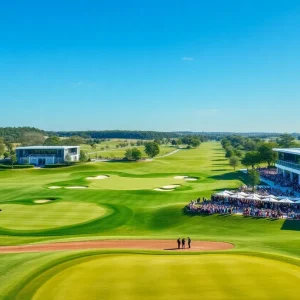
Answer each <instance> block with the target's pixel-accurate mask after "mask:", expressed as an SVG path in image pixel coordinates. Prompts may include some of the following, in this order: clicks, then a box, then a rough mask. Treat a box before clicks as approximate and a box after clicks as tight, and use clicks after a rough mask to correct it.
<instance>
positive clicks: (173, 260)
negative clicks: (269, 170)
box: [0, 142, 300, 300]
mask: <svg viewBox="0 0 300 300" xmlns="http://www.w3.org/2000/svg"><path fill="white" fill-rule="evenodd" d="M94 176H109V177H107V178H105V179H103V180H89V179H87V178H89V177H94ZM183 176H188V177H191V178H195V179H196V180H195V181H187V180H185V179H184V177H183ZM244 176H245V175H244V174H243V173H241V172H239V171H234V170H233V169H232V168H230V167H229V165H228V161H227V160H226V159H225V158H224V151H223V149H222V148H221V145H220V144H219V143H217V142H209V143H203V144H201V146H200V147H199V148H197V149H190V150H185V149H182V150H180V151H179V152H177V153H174V154H173V155H170V156H166V157H162V158H159V159H154V160H153V161H151V162H136V163H135V162H96V163H93V162H91V163H86V164H82V165H77V166H72V167H64V168H57V169H24V170H5V171H1V172H0V191H1V193H0V209H2V211H1V212H0V241H1V246H13V245H26V244H44V243H57V242H72V241H73V242H75V241H76V242H79V241H93V240H94V241H97V240H108V239H109V240H141V239H143V240H172V241H173V243H174V247H176V246H177V244H176V240H177V238H183V237H188V236H189V237H191V239H192V243H193V241H216V242H228V243H231V244H233V245H234V248H233V249H231V250H226V251H224V252H222V253H220V252H216V253H213V254H205V253H202V254H201V253H197V252H191V253H187V252H179V251H164V250H161V251H160V250H159V249H157V250H154V249H153V250H148V249H144V248H138V249H140V250H138V249H110V250H106V249H93V250H88V249H84V250H79V249H78V250H74V251H59V252H54V251H53V252H52V251H50V252H35V253H6V254H4V253H3V254H1V255H0V266H1V267H0V268H1V272H0V282H1V284H0V299H55V300H56V299H102V298H106V299H166V298H170V299H199V298H201V299H279V298H280V299H298V293H296V291H297V287H298V285H299V283H300V268H299V265H300V232H299V231H298V230H293V229H297V228H299V226H296V225H295V226H290V225H289V226H288V228H289V229H290V230H284V229H285V228H287V226H286V225H285V222H286V221H284V220H270V219H256V218H245V217H242V216H236V215H235V216H227V215H222V216H219V215H211V216H196V215H188V214H186V213H185V212H184V210H183V207H184V206H185V205H186V204H187V203H189V202H190V200H191V199H196V198H198V197H209V196H210V194H211V193H212V192H214V191H219V190H224V189H234V188H237V187H238V186H240V185H241V184H242V183H243V181H244V180H245V177H244ZM172 185H179V186H178V187H176V188H175V189H174V190H173V191H171V192H167V193H164V192H159V191H155V190H154V189H155V188H162V187H164V186H172ZM52 186H57V187H61V188H59V189H51V188H49V187H52ZM74 186H86V187H87V188H85V189H66V188H65V187H74ZM47 199H54V200H50V201H49V202H44V203H36V202H35V201H36V200H47ZM293 222H295V224H296V223H297V222H298V221H293ZM143 249H144V250H143ZM79 278H80V280H79Z"/></svg>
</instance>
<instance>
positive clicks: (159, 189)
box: [154, 188, 175, 192]
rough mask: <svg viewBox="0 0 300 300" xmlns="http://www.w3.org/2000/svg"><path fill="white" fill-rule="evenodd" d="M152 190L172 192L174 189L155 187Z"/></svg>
mask: <svg viewBox="0 0 300 300" xmlns="http://www.w3.org/2000/svg"><path fill="white" fill-rule="evenodd" d="M154 191H158V192H172V191H175V190H174V189H162V188H156V189H154Z"/></svg>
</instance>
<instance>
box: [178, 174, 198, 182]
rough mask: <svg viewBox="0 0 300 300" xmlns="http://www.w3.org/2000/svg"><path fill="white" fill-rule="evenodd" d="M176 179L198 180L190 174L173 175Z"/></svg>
mask: <svg viewBox="0 0 300 300" xmlns="http://www.w3.org/2000/svg"><path fill="white" fill-rule="evenodd" d="M173 178H174V179H181V180H186V181H197V180H198V179H197V178H194V177H189V176H184V175H180V176H175V177H173Z"/></svg>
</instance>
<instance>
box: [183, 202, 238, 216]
mask: <svg viewBox="0 0 300 300" xmlns="http://www.w3.org/2000/svg"><path fill="white" fill-rule="evenodd" d="M188 209H189V210H190V211H194V212H198V213H200V214H209V215H212V214H233V213H237V212H238V208H237V207H234V206H227V205H219V204H213V203H207V204H200V205H195V204H191V203H190V204H189V205H188Z"/></svg>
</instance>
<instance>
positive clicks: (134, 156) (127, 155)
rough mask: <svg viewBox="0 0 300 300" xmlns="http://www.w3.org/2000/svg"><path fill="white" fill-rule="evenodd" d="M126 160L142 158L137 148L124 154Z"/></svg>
mask: <svg viewBox="0 0 300 300" xmlns="http://www.w3.org/2000/svg"><path fill="white" fill-rule="evenodd" d="M125 158H126V159H127V160H139V159H141V158H142V152H141V151H140V150H139V149H137V148H132V149H127V150H126V152H125Z"/></svg>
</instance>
